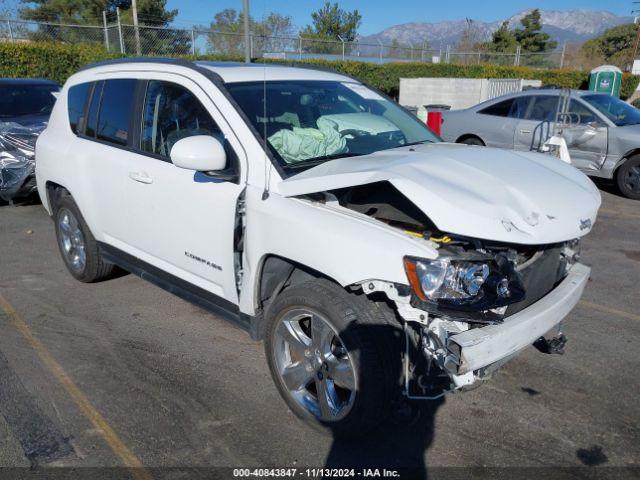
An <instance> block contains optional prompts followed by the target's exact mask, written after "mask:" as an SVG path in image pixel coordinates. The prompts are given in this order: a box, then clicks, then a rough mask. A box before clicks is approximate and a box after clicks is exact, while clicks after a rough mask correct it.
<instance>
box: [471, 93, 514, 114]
mask: <svg viewBox="0 0 640 480" xmlns="http://www.w3.org/2000/svg"><path fill="white" fill-rule="evenodd" d="M513 102H514V99H513V98H510V99H509V100H504V101H502V102H498V103H494V104H493V105H490V106H488V107H486V108H483V109H482V110H480V112H479V113H484V114H485V115H494V116H496V117H507V116H509V112H510V111H511V107H512V106H513Z"/></svg>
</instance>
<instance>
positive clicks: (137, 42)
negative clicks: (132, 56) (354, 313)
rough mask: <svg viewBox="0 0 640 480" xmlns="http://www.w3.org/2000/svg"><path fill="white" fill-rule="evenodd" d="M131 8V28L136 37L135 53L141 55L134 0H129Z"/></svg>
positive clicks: (136, 9) (136, 10)
mask: <svg viewBox="0 0 640 480" xmlns="http://www.w3.org/2000/svg"><path fill="white" fill-rule="evenodd" d="M131 10H132V11H133V30H134V32H135V37H136V55H141V54H142V53H141V50H142V49H141V48H140V30H139V29H138V5H137V4H136V0H131Z"/></svg>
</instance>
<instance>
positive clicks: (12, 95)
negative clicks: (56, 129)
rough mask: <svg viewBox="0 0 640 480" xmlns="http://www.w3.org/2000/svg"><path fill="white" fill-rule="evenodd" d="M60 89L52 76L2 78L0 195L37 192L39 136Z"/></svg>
mask: <svg viewBox="0 0 640 480" xmlns="http://www.w3.org/2000/svg"><path fill="white" fill-rule="evenodd" d="M59 90H60V86H59V85H58V84H57V83H55V82H52V81H50V80H42V79H30V78H2V79H0V199H2V200H12V199H13V198H15V197H20V196H27V195H29V194H31V193H33V192H34V190H35V188H36V181H35V176H34V168H35V158H34V150H35V145H36V139H37V138H38V135H40V133H41V132H42V130H44V128H45V126H46V125H47V120H48V118H49V114H50V113H51V109H52V108H53V104H54V103H55V100H56V99H55V96H54V94H55V93H56V92H58V91H59Z"/></svg>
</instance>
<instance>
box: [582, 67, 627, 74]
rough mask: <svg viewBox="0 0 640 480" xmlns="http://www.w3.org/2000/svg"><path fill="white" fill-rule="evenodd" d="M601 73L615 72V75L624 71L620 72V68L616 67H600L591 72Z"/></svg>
mask: <svg viewBox="0 0 640 480" xmlns="http://www.w3.org/2000/svg"><path fill="white" fill-rule="evenodd" d="M599 72H615V73H622V70H620V69H619V68H618V67H616V66H615V65H600V66H599V67H596V68H594V69H593V70H591V72H590V73H599Z"/></svg>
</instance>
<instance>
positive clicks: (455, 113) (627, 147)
mask: <svg viewBox="0 0 640 480" xmlns="http://www.w3.org/2000/svg"><path fill="white" fill-rule="evenodd" d="M563 92H564V94H563ZM563 95H564V96H565V97H564V98H565V99H566V102H563V101H562V100H563ZM559 105H560V108H559ZM563 105H564V110H563V108H562V106H563ZM561 111H564V114H565V115H563V122H564V125H563V128H562V136H563V137H564V139H565V141H566V142H567V147H568V149H569V154H570V156H571V163H572V164H573V165H574V166H576V167H577V168H579V169H580V170H582V171H583V172H584V173H586V174H587V175H591V176H594V177H603V178H610V179H614V180H615V182H616V183H617V185H618V188H619V189H620V191H621V193H622V194H623V195H625V196H626V197H629V198H634V199H638V200H640V110H638V109H636V108H635V107H633V106H631V105H629V104H627V103H625V102H623V101H622V100H619V99H618V98H615V97H612V96H610V95H607V94H602V93H593V92H589V91H580V90H572V91H571V92H570V93H569V92H568V91H566V90H564V91H563V90H551V89H544V90H528V91H524V92H518V93H513V94H509V95H505V96H502V97H498V98H494V99H492V100H488V101H486V102H483V103H481V104H479V105H476V106H474V107H471V108H467V109H465V110H452V111H449V112H444V113H443V124H442V138H444V140H446V141H448V142H458V143H467V144H470V145H486V146H491V147H500V148H509V149H515V150H539V149H540V148H541V147H542V145H543V144H544V143H545V141H546V140H547V139H548V138H549V136H551V134H552V132H553V130H554V127H555V126H556V122H557V119H558V112H561ZM567 119H570V120H569V121H568V122H567Z"/></svg>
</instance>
